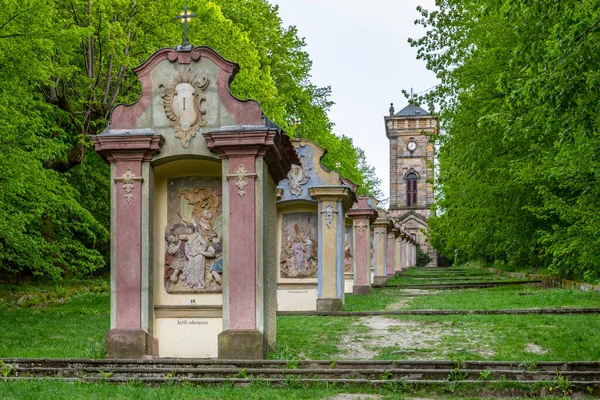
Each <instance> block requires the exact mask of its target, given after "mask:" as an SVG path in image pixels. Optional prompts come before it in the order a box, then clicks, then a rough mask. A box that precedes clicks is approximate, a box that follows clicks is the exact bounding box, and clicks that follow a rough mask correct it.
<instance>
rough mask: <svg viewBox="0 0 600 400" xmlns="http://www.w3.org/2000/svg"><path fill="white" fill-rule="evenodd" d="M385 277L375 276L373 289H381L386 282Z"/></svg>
mask: <svg viewBox="0 0 600 400" xmlns="http://www.w3.org/2000/svg"><path fill="white" fill-rule="evenodd" d="M387 279H388V278H387V276H376V277H374V278H373V285H372V286H373V287H382V286H383V285H385V283H386V282H387Z"/></svg>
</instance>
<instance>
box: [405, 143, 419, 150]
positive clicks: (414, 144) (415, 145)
mask: <svg viewBox="0 0 600 400" xmlns="http://www.w3.org/2000/svg"><path fill="white" fill-rule="evenodd" d="M406 148H407V149H408V151H415V150H416V148H417V144H416V143H415V142H413V141H410V142H408V145H406Z"/></svg>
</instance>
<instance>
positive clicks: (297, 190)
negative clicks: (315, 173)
mask: <svg viewBox="0 0 600 400" xmlns="http://www.w3.org/2000/svg"><path fill="white" fill-rule="evenodd" d="M300 163H301V164H302V167H299V166H297V165H294V164H292V169H291V170H290V172H289V173H288V176H287V178H288V181H289V186H290V193H292V194H293V195H294V196H296V197H299V196H300V195H301V194H302V185H305V184H306V183H307V182H308V181H309V180H310V178H311V177H312V168H311V167H310V166H309V165H307V164H305V163H304V156H300Z"/></svg>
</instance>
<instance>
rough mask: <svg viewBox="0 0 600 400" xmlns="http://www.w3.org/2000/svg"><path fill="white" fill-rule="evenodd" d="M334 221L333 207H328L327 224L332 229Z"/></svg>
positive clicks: (326, 208)
mask: <svg viewBox="0 0 600 400" xmlns="http://www.w3.org/2000/svg"><path fill="white" fill-rule="evenodd" d="M332 221H333V207H332V206H327V207H325V222H326V223H327V227H328V228H331V222H332Z"/></svg>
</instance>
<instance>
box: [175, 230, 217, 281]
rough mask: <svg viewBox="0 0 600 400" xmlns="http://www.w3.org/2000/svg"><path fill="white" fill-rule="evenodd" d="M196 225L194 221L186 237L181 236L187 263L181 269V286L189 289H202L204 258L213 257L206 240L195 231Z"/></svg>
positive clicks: (212, 250)
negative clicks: (183, 278)
mask: <svg viewBox="0 0 600 400" xmlns="http://www.w3.org/2000/svg"><path fill="white" fill-rule="evenodd" d="M196 227H197V224H196V223H195V221H194V224H193V225H192V227H190V228H189V232H190V233H188V234H187V235H182V238H181V239H182V240H184V241H185V242H186V243H185V254H186V256H187V261H186V263H185V267H184V269H183V274H184V275H185V282H184V283H183V286H186V287H190V288H191V289H204V288H205V286H206V284H205V279H204V275H205V273H206V258H212V257H214V256H215V253H214V249H212V247H209V245H208V242H207V240H206V239H205V238H204V237H203V236H202V235H201V234H200V232H198V231H197V230H196Z"/></svg>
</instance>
